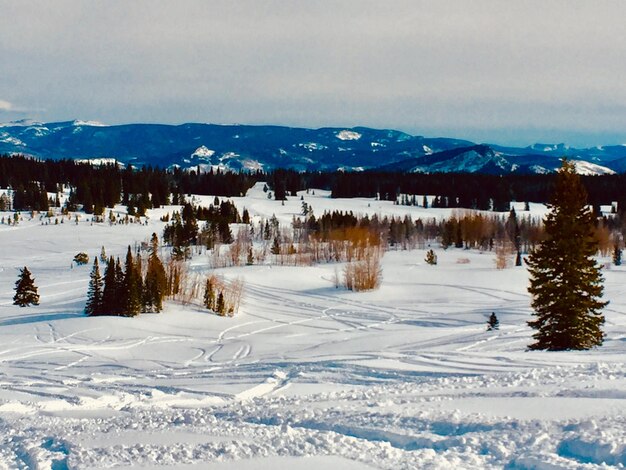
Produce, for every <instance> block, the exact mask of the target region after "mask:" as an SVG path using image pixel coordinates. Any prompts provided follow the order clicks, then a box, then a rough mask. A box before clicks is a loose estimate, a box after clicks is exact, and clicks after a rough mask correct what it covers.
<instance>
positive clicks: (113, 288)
mask: <svg viewBox="0 0 626 470" xmlns="http://www.w3.org/2000/svg"><path fill="white" fill-rule="evenodd" d="M118 291H119V289H118V283H117V275H116V273H115V261H114V260H113V256H111V257H110V258H109V262H108V263H107V266H106V269H105V270H104V288H103V289H102V312H101V313H102V314H103V315H116V314H117V313H119V309H118V306H119V298H118Z"/></svg>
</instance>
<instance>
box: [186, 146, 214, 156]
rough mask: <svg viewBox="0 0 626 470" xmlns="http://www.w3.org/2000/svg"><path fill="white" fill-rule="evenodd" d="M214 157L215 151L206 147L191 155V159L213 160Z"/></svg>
mask: <svg viewBox="0 0 626 470" xmlns="http://www.w3.org/2000/svg"><path fill="white" fill-rule="evenodd" d="M213 155H215V150H211V149H209V148H207V147H205V146H204V145H201V146H200V147H198V148H197V149H196V150H194V152H193V153H192V154H191V158H200V159H202V158H211V157H212V156H213Z"/></svg>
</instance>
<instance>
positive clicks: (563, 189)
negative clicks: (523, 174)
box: [528, 160, 608, 351]
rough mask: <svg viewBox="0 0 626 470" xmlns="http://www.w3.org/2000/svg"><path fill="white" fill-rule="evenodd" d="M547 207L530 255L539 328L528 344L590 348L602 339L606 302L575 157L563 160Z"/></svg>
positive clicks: (531, 289)
mask: <svg viewBox="0 0 626 470" xmlns="http://www.w3.org/2000/svg"><path fill="white" fill-rule="evenodd" d="M549 207H550V212H549V213H548V214H547V215H546V217H545V219H544V224H545V232H546V240H545V241H544V242H542V243H541V245H540V246H539V247H538V248H537V249H535V250H533V251H532V253H531V254H530V256H529V258H528V265H529V271H530V276H531V279H530V287H529V288H528V291H529V292H530V294H531V295H532V296H533V300H532V307H533V309H534V313H533V315H534V316H535V317H536V319H535V320H533V321H529V322H528V325H529V326H530V327H532V328H534V329H536V330H537V332H536V333H535V334H534V335H533V338H534V339H535V340H536V342H535V343H533V344H531V345H529V348H530V349H547V350H550V351H559V350H569V349H575V350H580V349H589V348H592V347H594V346H599V345H601V344H602V340H603V337H604V334H603V332H602V330H601V325H602V324H603V323H604V317H603V316H602V315H601V314H600V310H601V309H602V308H603V307H604V306H605V305H606V304H607V303H608V302H602V301H601V300H600V298H601V297H602V293H603V289H604V288H603V285H602V281H603V278H602V274H601V272H600V267H599V266H598V264H597V263H596V261H595V260H594V258H593V256H594V254H595V253H596V252H597V249H598V242H597V240H596V239H595V238H594V233H593V230H594V219H593V213H592V212H591V211H590V210H589V209H588V207H587V193H586V191H585V189H584V187H583V185H582V182H581V180H580V177H579V176H578V175H577V174H576V170H575V167H574V165H573V163H571V162H568V161H567V160H565V161H564V162H563V166H562V167H561V169H560V170H559V173H558V174H557V177H556V183H555V190H554V194H553V196H552V202H551V204H550V205H549Z"/></svg>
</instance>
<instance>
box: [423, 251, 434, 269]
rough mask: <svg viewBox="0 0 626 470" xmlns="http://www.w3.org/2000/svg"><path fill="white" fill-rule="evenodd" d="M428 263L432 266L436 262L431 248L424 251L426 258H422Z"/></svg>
mask: <svg viewBox="0 0 626 470" xmlns="http://www.w3.org/2000/svg"><path fill="white" fill-rule="evenodd" d="M424 261H426V262H427V263H428V264H430V265H432V266H434V265H436V264H437V255H436V254H435V252H434V251H433V250H428V251H427V252H426V258H425V259H424Z"/></svg>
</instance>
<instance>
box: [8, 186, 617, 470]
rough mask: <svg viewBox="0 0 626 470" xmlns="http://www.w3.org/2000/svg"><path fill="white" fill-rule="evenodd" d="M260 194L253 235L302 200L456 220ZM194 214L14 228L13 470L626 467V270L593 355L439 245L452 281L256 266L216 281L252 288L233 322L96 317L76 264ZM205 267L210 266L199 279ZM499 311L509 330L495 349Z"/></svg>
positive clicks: (436, 273) (478, 257) (378, 205)
mask: <svg viewBox="0 0 626 470" xmlns="http://www.w3.org/2000/svg"><path fill="white" fill-rule="evenodd" d="M261 188H262V184H260V185H257V186H255V187H254V188H253V189H252V190H250V192H249V194H248V196H247V197H242V198H233V199H232V200H233V202H235V204H237V206H238V207H239V208H240V210H241V209H243V208H244V207H246V208H247V209H248V210H249V211H250V214H251V216H252V217H253V219H254V220H255V221H258V220H259V218H260V217H261V216H262V217H270V216H271V215H272V214H276V216H277V217H278V219H279V220H280V221H281V222H282V223H285V224H288V223H290V221H291V219H292V217H293V215H294V214H297V213H299V212H300V207H301V200H300V195H302V196H304V200H305V201H306V202H307V204H308V205H309V206H310V207H312V208H313V209H314V211H315V214H322V213H323V212H324V210H326V209H330V208H336V209H344V210H352V211H353V212H354V213H361V214H364V213H370V214H374V213H377V214H379V215H382V214H388V215H391V214H395V215H402V216H403V215H404V214H406V213H408V214H410V215H411V216H412V217H413V218H415V217H436V218H441V217H444V216H446V215H449V214H450V212H449V211H447V210H445V209H423V208H419V207H403V206H395V205H393V204H392V203H391V202H387V201H375V200H373V199H365V198H362V199H351V200H345V199H335V200H331V199H330V198H329V197H328V193H327V192H325V191H321V190H316V191H315V195H313V194H306V193H300V194H299V196H298V197H289V198H288V200H287V201H286V202H285V205H284V206H282V205H281V203H280V202H276V201H271V200H268V199H267V197H266V195H265V193H263V191H262V189H261ZM212 199H213V198H212V197H211V196H202V197H200V196H196V197H195V200H196V202H203V203H205V204H208V203H210V202H212ZM420 200H421V197H420ZM178 209H180V208H179V207H173V206H169V207H164V208H161V209H157V210H153V211H151V212H150V214H149V216H150V218H149V220H148V225H140V224H130V225H125V226H123V225H119V226H117V225H113V226H110V225H108V224H99V223H94V224H93V225H92V224H91V222H90V220H89V219H90V216H85V215H84V214H83V215H82V217H81V219H80V220H79V223H78V224H77V225H76V224H75V223H74V222H73V219H72V221H68V220H67V219H66V220H65V222H64V223H63V224H59V225H54V224H51V225H42V223H41V221H40V220H39V218H38V216H36V217H35V218H33V219H32V220H30V215H28V214H23V217H24V220H23V221H22V222H20V224H19V225H17V226H7V225H0V246H2V247H4V249H3V250H2V252H1V254H0V468H7V469H15V468H18V469H19V468H48V469H65V468H72V469H94V468H110V467H122V468H128V467H141V468H152V469H156V468H167V467H170V468H203V469H205V468H208V469H221V470H230V469H235V468H236V469H244V470H245V469H269V468H271V469H276V468H291V469H296V470H302V469H317V468H320V467H323V466H325V467H326V468H333V469H340V470H341V469H343V470H354V469H393V470H397V469H418V468H419V469H452V468H454V469H477V468H481V469H482V468H485V469H502V468H507V469H563V468H564V469H596V468H597V469H600V468H603V469H606V468H611V467H614V468H623V467H624V466H625V465H626V448H625V443H626V374H625V372H626V366H625V364H624V357H625V354H624V353H625V351H626V300H625V299H626V296H625V295H624V292H625V290H624V280H625V278H626V268H624V267H613V268H611V269H610V270H606V271H605V277H606V283H605V284H606V298H607V299H608V300H610V301H611V304H610V305H609V307H608V308H606V309H605V315H606V320H607V322H606V328H605V329H606V333H607V339H606V342H605V344H604V346H602V347H600V348H598V349H595V350H592V351H587V352H558V353H555V352H537V351H535V352H529V351H526V345H527V344H529V342H530V341H531V337H530V336H531V334H532V332H531V330H530V329H529V328H528V327H527V325H526V321H528V320H529V319H530V313H531V310H530V307H529V301H530V299H529V297H528V294H527V292H526V287H527V283H528V274H527V272H526V270H525V269H524V268H522V267H520V268H510V269H505V270H496V269H495V263H494V259H495V256H494V254H493V253H488V252H486V253H480V252H478V251H470V250H455V249H448V250H447V251H444V250H440V249H438V248H437V247H433V248H434V249H435V251H436V252H437V255H438V265H437V266H430V265H428V264H426V262H425V261H424V257H425V252H426V249H427V247H425V249H419V250H415V251H410V252H402V251H391V252H388V253H386V255H385V256H384V258H383V283H382V287H381V288H380V289H379V290H377V291H373V292H367V293H358V294H357V293H353V292H348V291H345V290H342V289H336V288H335V287H334V283H333V279H334V277H335V275H336V274H337V272H339V273H340V272H341V269H342V266H341V265H335V264H330V265H320V266H313V267H280V266H269V265H253V266H246V267H238V268H228V269H222V270H219V271H220V274H222V275H224V276H225V277H226V278H236V277H243V278H244V279H245V283H246V284H245V294H244V295H245V296H244V305H243V306H242V309H241V312H240V313H239V314H238V315H236V316H235V317H233V318H221V317H218V316H215V315H212V314H211V313H210V312H208V311H207V310H204V309H203V308H201V307H200V306H196V305H193V304H190V305H186V306H183V305H181V304H178V303H175V302H169V303H167V304H166V307H165V311H164V312H163V313H161V314H144V315H141V316H139V317H138V318H106V317H98V318H87V317H85V316H84V315H83V314H82V310H83V308H84V304H85V300H86V292H87V283H88V278H89V272H90V269H91V268H90V266H89V265H87V266H81V267H76V266H74V267H73V268H72V267H71V260H72V258H73V256H74V255H75V254H76V253H77V252H79V251H85V252H87V253H89V255H90V256H92V257H93V256H96V255H98V254H99V253H100V247H101V246H102V245H103V244H104V245H105V246H106V249H107V253H108V254H110V255H115V256H118V255H119V256H123V254H124V253H125V251H126V246H127V245H128V244H129V243H131V244H133V243H134V242H135V241H137V242H141V241H144V240H147V239H148V238H149V236H150V234H151V233H152V232H156V233H158V234H160V233H161V231H162V228H163V223H162V222H159V217H160V216H161V215H163V214H164V213H166V212H171V211H173V210H178ZM516 209H519V212H518V214H520V215H522V214H528V213H524V212H523V211H522V209H523V204H520V205H519V207H517V206H516ZM116 211H118V212H123V208H121V207H118V208H116ZM543 213H545V208H544V207H543V206H540V205H536V204H531V215H532V216H534V217H539V216H541V215H542V214H543ZM7 215H9V214H8V213H2V214H0V216H4V217H6V216H7ZM460 258H463V259H464V260H463V262H462V263H459V262H458V261H459V259H460ZM467 260H469V263H468V262H467ZM601 261H603V262H604V261H606V260H601ZM24 265H27V266H28V267H29V269H30V271H31V272H32V273H33V276H34V278H35V283H36V284H37V285H38V286H39V293H40V294H41V304H40V305H39V306H37V307H30V308H23V309H20V308H19V307H16V306H13V305H12V300H11V299H12V296H13V285H14V282H15V279H16V278H17V274H18V269H19V268H21V267H23V266H24ZM206 265H207V262H206V255H204V254H203V255H197V256H196V257H195V258H194V259H193V260H192V262H191V269H192V270H193V271H194V272H198V273H202V272H206V271H207V267H206ZM491 312H495V313H496V314H497V316H498V319H499V320H500V329H499V330H497V331H491V332H487V331H486V320H487V318H488V316H489V315H490V314H491Z"/></svg>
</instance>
